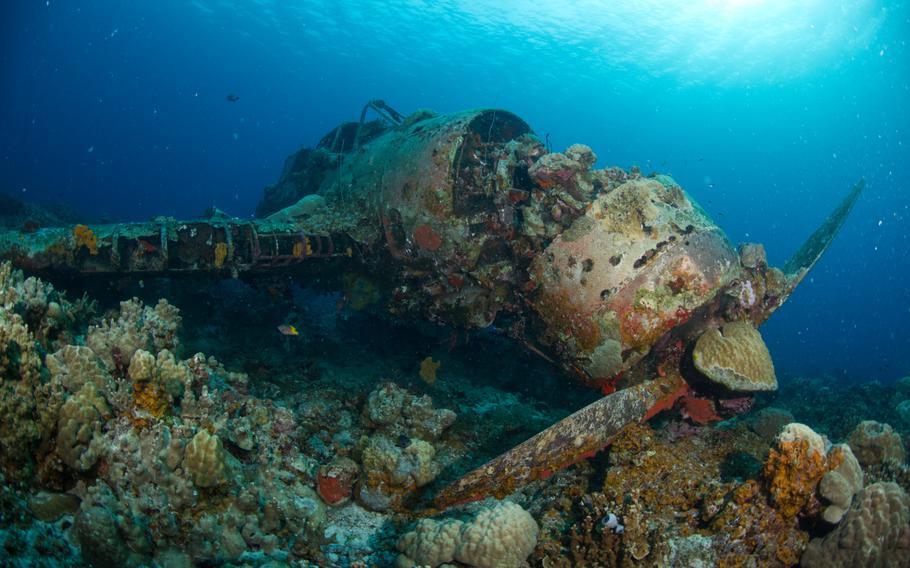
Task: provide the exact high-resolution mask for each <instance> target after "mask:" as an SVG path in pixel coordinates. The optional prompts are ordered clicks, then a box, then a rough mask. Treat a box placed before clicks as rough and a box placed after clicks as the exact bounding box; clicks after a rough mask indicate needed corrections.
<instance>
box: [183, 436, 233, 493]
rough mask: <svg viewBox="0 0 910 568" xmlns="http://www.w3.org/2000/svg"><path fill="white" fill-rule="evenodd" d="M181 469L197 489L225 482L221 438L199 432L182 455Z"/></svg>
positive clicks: (224, 459)
mask: <svg viewBox="0 0 910 568" xmlns="http://www.w3.org/2000/svg"><path fill="white" fill-rule="evenodd" d="M183 469H184V471H185V472H186V473H187V475H189V477H190V478H192V480H193V483H195V484H196V486H197V487H215V486H216V485H220V484H222V483H224V482H226V481H227V452H225V451H224V447H223V446H222V444H221V438H219V437H218V436H217V435H215V434H209V433H208V431H207V430H200V431H199V432H197V433H196V435H195V436H193V439H192V440H190V443H189V444H187V446H186V450H185V451H184V453H183Z"/></svg>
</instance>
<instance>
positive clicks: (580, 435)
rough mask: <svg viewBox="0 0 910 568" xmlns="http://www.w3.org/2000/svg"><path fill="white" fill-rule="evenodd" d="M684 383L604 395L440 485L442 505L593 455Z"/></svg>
mask: <svg viewBox="0 0 910 568" xmlns="http://www.w3.org/2000/svg"><path fill="white" fill-rule="evenodd" d="M681 387H682V388H685V384H684V383H683V382H682V379H681V378H679V377H678V376H674V375H668V376H667V377H664V378H660V379H655V380H653V381H649V382H646V383H642V384H639V385H637V386H634V387H630V388H627V389H625V390H621V391H618V392H615V393H613V394H611V395H608V396H605V397H603V398H601V399H600V400H597V401H595V402H593V403H591V404H589V405H588V406H586V407H584V408H582V409H581V410H579V411H577V412H575V413H574V414H572V415H570V416H568V417H566V418H564V419H563V420H561V421H559V422H557V423H556V424H554V425H553V426H550V427H549V428H547V429H546V430H544V431H542V432H540V433H538V434H537V435H535V436H534V437H532V438H529V439H528V440H526V441H524V442H522V443H521V444H519V445H517V446H515V447H514V448H512V449H511V450H509V451H507V452H506V453H504V454H501V455H500V456H498V457H496V458H494V459H492V460H490V461H489V462H487V463H486V464H485V465H483V466H481V467H479V468H477V469H475V470H473V471H471V472H469V473H467V474H465V475H464V476H462V477H461V478H460V479H458V480H457V481H455V482H454V483H452V484H451V485H449V486H448V487H446V488H445V489H443V491H442V492H441V493H440V494H439V495H437V497H436V499H435V502H436V506H437V507H439V508H440V509H445V508H447V507H450V506H452V505H456V504H459V503H465V502H469V501H474V500H477V499H481V498H483V497H486V496H488V495H493V496H495V497H497V498H501V497H504V496H506V495H508V494H509V493H511V492H512V491H514V490H515V489H516V488H517V487H520V486H522V485H525V484H527V483H530V482H531V481H534V480H537V479H545V478H547V477H549V476H550V475H552V474H553V472H555V471H557V470H559V469H562V468H565V467H568V466H569V465H571V464H574V463H577V462H579V461H581V460H583V459H586V458H588V457H591V456H593V455H594V454H595V453H597V452H598V451H600V450H602V449H603V448H604V447H606V446H607V445H609V444H610V442H611V441H612V440H613V438H615V437H616V435H617V434H619V433H620V432H621V431H622V430H623V429H624V428H625V427H626V426H629V425H630V424H633V423H636V422H641V421H642V420H646V419H648V418H650V416H651V414H652V410H653V409H655V408H657V409H661V408H663V406H664V405H661V404H659V403H661V402H662V401H663V400H664V399H666V400H668V401H669V403H668V404H672V401H673V400H675V396H674V395H677V394H678V393H679V392H680V388H681Z"/></svg>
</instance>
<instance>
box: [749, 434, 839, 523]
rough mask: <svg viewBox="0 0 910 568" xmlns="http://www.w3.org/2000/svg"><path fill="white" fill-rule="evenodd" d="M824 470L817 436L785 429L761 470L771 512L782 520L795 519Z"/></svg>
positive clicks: (825, 459) (823, 460)
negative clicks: (769, 496)
mask: <svg viewBox="0 0 910 568" xmlns="http://www.w3.org/2000/svg"><path fill="white" fill-rule="evenodd" d="M820 445H821V447H819V446H820ZM828 469H829V464H828V459H827V457H826V456H825V451H824V445H823V442H821V438H820V437H819V436H818V434H816V433H815V432H813V431H812V430H811V429H809V428H808V427H807V426H803V425H802V424H790V425H788V426H787V427H786V428H785V429H784V431H783V432H782V433H781V435H780V436H779V437H778V440H777V446H776V447H775V448H772V449H771V452H770V453H769V455H768V459H767V461H766V462H765V467H764V477H765V480H766V482H767V485H768V491H769V493H770V494H771V502H772V503H773V505H774V508H775V509H777V510H778V511H779V512H780V514H781V515H783V516H784V517H787V518H792V517H795V516H796V515H797V513H799V512H800V511H801V510H803V508H804V507H806V505H808V504H809V500H810V498H811V497H812V495H813V494H814V493H815V488H816V487H817V486H818V483H819V481H821V478H822V476H824V475H825V473H827V472H828Z"/></svg>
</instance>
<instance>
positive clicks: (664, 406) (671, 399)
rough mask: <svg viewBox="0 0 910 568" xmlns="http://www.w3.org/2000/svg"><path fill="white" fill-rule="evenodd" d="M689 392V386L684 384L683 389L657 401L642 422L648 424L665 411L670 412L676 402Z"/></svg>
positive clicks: (680, 388)
mask: <svg viewBox="0 0 910 568" xmlns="http://www.w3.org/2000/svg"><path fill="white" fill-rule="evenodd" d="M688 391H689V385H687V384H685V383H683V385H682V386H681V387H679V388H678V389H676V390H675V391H673V392H671V393H670V394H668V395H667V396H665V397H663V398H662V399H660V400H658V401H657V404H655V405H654V406H652V407H651V410H649V411H648V412H647V414H645V417H644V418H643V419H642V422H647V421H648V420H650V419H652V418H654V417H655V416H657V415H658V414H660V413H661V412H663V411H664V410H670V409H671V408H673V405H674V404H676V401H677V400H679V399H680V397H682V396H683V395H685V394H686V392H688Z"/></svg>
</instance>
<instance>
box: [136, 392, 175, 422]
mask: <svg viewBox="0 0 910 568" xmlns="http://www.w3.org/2000/svg"><path fill="white" fill-rule="evenodd" d="M133 408H134V409H136V410H139V411H140V414H142V413H144V414H146V415H148V416H151V417H152V418H161V417H162V416H164V415H165V413H167V408H168V400H167V393H166V392H165V391H164V389H163V388H162V387H161V385H159V384H156V383H151V382H138V383H133ZM134 423H135V425H136V426H144V425H147V423H148V422H147V421H146V420H143V419H142V417H141V416H139V417H137V420H135V421H134Z"/></svg>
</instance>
